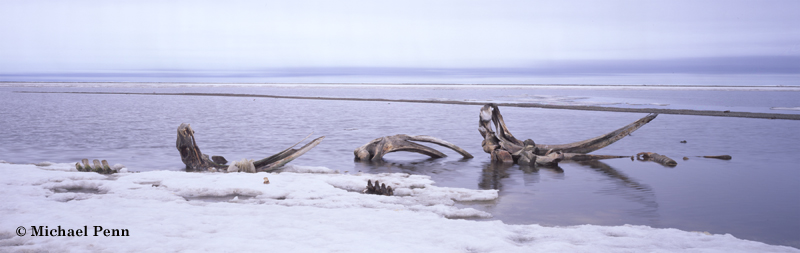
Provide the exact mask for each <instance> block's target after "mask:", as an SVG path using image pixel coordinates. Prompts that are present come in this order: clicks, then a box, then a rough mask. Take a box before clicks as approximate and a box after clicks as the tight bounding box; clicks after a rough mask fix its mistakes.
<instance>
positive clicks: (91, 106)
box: [0, 85, 800, 247]
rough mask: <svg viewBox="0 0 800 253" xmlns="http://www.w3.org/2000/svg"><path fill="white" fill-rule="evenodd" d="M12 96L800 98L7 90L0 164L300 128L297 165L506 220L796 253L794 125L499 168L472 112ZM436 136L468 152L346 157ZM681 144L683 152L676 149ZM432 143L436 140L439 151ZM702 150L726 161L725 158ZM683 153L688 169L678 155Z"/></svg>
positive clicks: (606, 124) (787, 98)
mask: <svg viewBox="0 0 800 253" xmlns="http://www.w3.org/2000/svg"><path fill="white" fill-rule="evenodd" d="M14 91H110V92H148V93H149V92H209V93H215V92H216V93H247V94H270V95H293V96H328V97H362V98H364V97H366V98H405V99H439V100H441V99H448V100H476V101H518V102H531V101H532V102H542V103H565V104H601V105H605V106H624V107H652V108H680V109H706V110H720V109H721V110H732V111H750V112H771V113H776V112H778V113H798V112H797V111H791V110H789V111H776V110H771V109H770V108H772V107H786V108H796V107H798V106H800V105H799V104H798V101H800V92H794V91H742V90H700V91H698V90H687V89H671V90H648V89H644V90H621V89H591V88H581V89H557V88H547V89H527V88H499V87H494V88H486V87H467V86H437V87H425V86H422V87H399V86H372V87H369V86H359V87H352V86H346V85H345V86H336V87H324V86H323V87H310V86H303V87H204V86H191V87H175V86H169V87H153V86H146V87H135V86H129V87H126V88H109V87H83V86H80V85H78V87H14V86H11V87H0V129H1V130H0V131H2V132H0V133H2V134H0V160H5V161H8V162H13V163H35V162H41V161H51V162H69V163H73V162H77V161H79V160H80V159H82V158H89V159H106V160H108V161H109V162H110V163H111V164H115V163H121V164H124V165H126V166H127V167H128V168H129V169H131V170H139V171H148V170H181V169H182V168H183V164H182V163H181V161H180V156H179V154H178V151H177V149H176V148H175V138H176V129H177V127H178V126H179V125H180V124H181V123H190V124H191V125H192V128H194V130H195V131H196V133H195V136H196V138H197V144H198V145H199V146H200V147H201V148H202V150H203V152H204V153H207V154H210V155H222V156H225V157H226V158H227V159H228V160H239V159H241V158H249V159H258V158H263V157H266V156H269V155H271V154H274V153H276V152H278V151H280V150H282V149H284V148H286V147H288V146H290V145H292V144H294V143H295V142H297V141H299V140H300V139H302V138H303V137H305V136H306V135H307V134H309V133H311V132H314V135H313V136H312V137H316V136H320V135H324V136H326V138H325V140H324V141H323V142H322V143H321V144H320V145H319V146H317V147H316V148H314V149H313V150H311V151H310V152H308V153H306V154H305V155H303V156H302V157H300V158H298V159H296V160H295V161H293V162H292V163H291V164H296V165H309V166H326V167H329V168H332V169H337V170H340V171H349V172H356V171H364V172H371V173H381V172H404V173H413V174H423V175H430V176H431V177H432V178H433V179H434V180H435V181H436V182H437V185H439V186H448V187H463V188H470V189H499V190H500V198H499V199H498V200H496V201H491V202H476V203H461V204H460V205H464V206H469V207H473V208H477V209H481V210H486V211H488V212H491V213H492V214H493V215H494V218H493V219H499V220H502V221H503V222H505V223H509V224H542V225H550V226H569V225H578V224H597V225H623V224H634V225H648V226H653V227H660V228H678V229H682V230H688V231H707V232H710V233H719V234H724V233H729V234H732V235H734V236H736V237H738V238H744V239H750V240H756V241H762V242H766V243H770V244H780V245H789V246H793V247H800V166H798V165H797V160H796V157H797V156H796V154H797V153H798V151H800V148H798V145H797V143H800V121H791V120H764V119H741V118H720V117H701V116H678V115H659V116H658V118H656V119H655V120H653V121H652V122H651V123H649V124H648V125H646V126H644V127H642V128H641V129H639V130H638V131H636V132H634V133H633V134H632V135H631V136H629V137H626V138H625V139H623V140H621V141H619V142H617V143H615V144H613V145H611V146H608V147H606V148H604V149H602V150H600V151H597V152H595V153H596V154H608V155H627V156H630V155H635V154H636V153H639V152H644V151H648V152H657V153H660V154H664V155H667V156H669V157H671V158H673V159H675V160H677V161H678V163H679V165H678V166H676V167H673V168H669V167H663V166H661V165H658V164H655V163H647V162H639V161H631V160H630V159H614V160H604V161H602V162H591V163H562V164H561V165H560V166H559V167H558V168H540V169H526V170H523V169H520V168H519V167H518V166H510V167H505V166H496V165H492V164H491V163H490V162H489V158H488V155H487V154H485V153H483V151H482V149H481V147H480V143H481V136H480V134H479V133H478V131H477V127H478V126H477V122H478V120H477V118H478V111H479V109H480V107H479V106H467V105H446V104H415V103H386V102H358V101H324V100H294V99H267V98H255V99H254V98H243V97H195V96H143V95H88V94H58V93H47V94H43V93H15V92H14ZM501 111H502V113H503V115H504V118H505V120H506V123H507V124H508V126H509V128H510V130H511V132H512V133H513V134H514V135H515V136H517V137H519V138H522V139H526V138H531V139H533V140H535V141H536V142H537V143H546V144H563V143H569V142H574V141H579V140H583V139H587V138H591V137H594V136H597V135H600V134H604V133H606V132H609V131H612V130H614V129H617V128H619V127H621V126H624V125H626V124H628V123H630V122H633V121H635V120H636V119H639V118H641V117H643V116H645V115H644V114H635V113H612V112H588V111H572V110H550V109H536V108H512V107H504V108H501ZM400 133H403V134H409V135H431V136H435V137H439V138H442V139H445V140H448V141H450V142H452V143H454V144H456V145H458V146H460V147H462V148H464V149H465V150H467V151H469V152H470V153H472V154H473V155H475V158H473V159H467V160H465V159H461V158H460V156H459V155H458V154H457V153H455V152H452V151H449V150H446V149H440V150H442V151H443V152H445V153H446V154H448V155H450V157H447V158H443V159H428V158H426V157H425V156H422V155H418V154H412V153H392V154H389V155H387V156H386V160H387V162H386V163H383V164H365V163H357V162H354V161H353V149H355V148H356V147H359V146H361V145H363V144H364V143H366V142H368V141H370V140H372V139H374V138H377V137H381V136H387V135H394V134H400ZM682 140H686V143H681V141H682ZM434 147H438V146H434ZM702 155H731V156H733V159H732V160H729V161H723V160H715V159H706V158H699V157H696V156H702ZM683 157H688V158H689V160H682V159H681V158H683Z"/></svg>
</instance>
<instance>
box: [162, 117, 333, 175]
mask: <svg viewBox="0 0 800 253" xmlns="http://www.w3.org/2000/svg"><path fill="white" fill-rule="evenodd" d="M309 136H311V135H309ZM306 138H308V136H306ZM324 138H325V136H321V137H319V138H316V139H314V140H313V141H311V142H309V143H307V144H306V145H304V146H303V147H300V148H299V149H293V148H294V147H295V146H297V145H298V144H300V142H302V141H303V140H305V138H304V139H303V140H301V141H300V142H298V143H297V144H295V145H293V146H291V147H289V148H287V149H285V150H283V151H281V152H279V153H277V154H275V155H272V156H270V157H267V158H264V159H261V160H258V161H248V160H243V161H242V162H237V163H236V164H235V165H226V164H225V163H227V162H228V161H227V160H226V159H225V158H224V157H222V156H213V157H212V158H211V159H209V158H208V155H206V154H203V152H201V151H200V147H198V146H197V142H196V141H195V138H194V130H192V127H191V126H189V124H186V123H183V124H181V125H180V126H179V127H178V138H177V140H176V142H175V146H176V147H177V148H178V151H179V152H180V154H181V160H182V161H183V163H184V164H186V171H216V170H217V169H225V168H231V167H232V166H235V167H237V169H236V171H239V170H241V171H245V172H256V171H270V170H274V169H277V168H279V167H281V166H283V165H284V164H286V163H288V162H290V161H292V160H294V159H295V158H297V157H299V156H301V155H303V154H305V153H306V152H308V151H309V150H311V149H312V148H314V147H316V146H317V145H318V144H319V143H320V142H321V141H322V139H324ZM248 164H252V166H246V165H248ZM245 167H249V168H245Z"/></svg>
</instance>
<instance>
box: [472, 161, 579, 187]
mask: <svg viewBox="0 0 800 253" xmlns="http://www.w3.org/2000/svg"><path fill="white" fill-rule="evenodd" d="M512 167H515V165H514V164H511V163H493V162H488V163H484V164H483V170H481V177H480V182H478V188H480V189H483V190H503V179H505V178H508V177H509V176H510V175H511V171H510V170H512V169H511V168H512ZM516 169H519V170H521V171H522V172H523V174H522V180H523V182H524V183H525V185H526V186H528V185H532V184H535V183H538V182H539V171H540V170H544V171H549V172H551V173H553V174H554V176H553V178H555V179H564V169H562V168H561V167H559V166H557V165H556V166H516ZM515 174H516V173H515Z"/></svg>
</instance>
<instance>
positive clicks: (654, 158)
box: [636, 152, 678, 167]
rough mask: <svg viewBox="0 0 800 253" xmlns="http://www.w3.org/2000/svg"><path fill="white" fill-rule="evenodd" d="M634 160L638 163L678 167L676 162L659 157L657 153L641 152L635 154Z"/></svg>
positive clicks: (663, 156)
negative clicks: (649, 162) (648, 162)
mask: <svg viewBox="0 0 800 253" xmlns="http://www.w3.org/2000/svg"><path fill="white" fill-rule="evenodd" d="M636 160H639V161H651V162H656V163H659V164H661V165H664V166H669V167H675V166H677V165H678V162H676V161H675V160H672V159H671V158H669V157H667V156H665V155H661V154H658V153H653V152H641V153H638V154H636Z"/></svg>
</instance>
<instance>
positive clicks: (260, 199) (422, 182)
mask: <svg viewBox="0 0 800 253" xmlns="http://www.w3.org/2000/svg"><path fill="white" fill-rule="evenodd" d="M289 171H291V172H289ZM0 173H2V174H3V177H0V185H2V186H1V187H0V196H2V197H0V198H2V199H0V201H2V203H3V204H2V205H0V213H2V214H3V219H0V251H48V250H49V251H113V252H116V251H134V252H142V251H197V250H203V251H277V252H285V251H293V252H296V251H306V252H320V251H323V252H326V251H344V252H362V251H375V249H380V251H382V252H383V251H397V252H473V251H481V252H493V251H495V252H532V251H544V252H551V251H561V252H564V251H566V252H575V251H578V252H619V251H630V252H652V251H662V252H672V251H699V252H711V251H714V252H800V251H799V250H797V249H794V248H789V247H784V246H772V245H767V244H763V243H760V242H754V241H747V240H741V239H737V238H735V237H733V236H731V235H710V234H706V233H698V232H686V231H680V230H677V229H656V228H650V227H646V226H630V225H626V226H615V227H606V226H593V225H582V226H571V227H542V226H539V225H507V224H504V223H503V222H501V221H473V220H458V219H447V218H446V217H453V218H458V217H487V216H489V214H488V213H485V212H481V211H477V210H474V209H470V208H456V207H454V205H453V203H454V202H455V201H473V200H492V199H497V198H498V194H497V191H493V190H492V191H483V190H470V189H458V188H448V187H437V186H435V185H434V182H433V181H432V180H431V179H430V177H427V176H420V175H408V174H397V173H393V174H389V173H386V174H366V173H356V174H348V173H344V174H343V173H336V172H335V171H330V169H328V168H324V167H305V166H288V167H287V168H286V171H285V172H282V173H263V172H262V173H186V172H178V171H150V172H142V173H118V174H113V175H101V174H97V173H86V172H77V171H75V169H74V165H73V164H58V163H50V165H49V166H44V167H41V166H36V165H32V164H28V165H19V164H7V163H2V164H0ZM264 177H268V178H269V181H270V184H264V183H263V181H264V180H263V178H264ZM370 179H371V180H373V181H374V180H379V181H381V182H384V183H386V184H388V185H391V186H392V188H395V189H397V190H396V191H395V193H396V194H397V195H396V196H379V195H367V194H361V193H359V192H360V190H363V188H364V187H365V186H366V181H367V180H370ZM58 189H67V190H58ZM68 189H83V190H82V191H83V192H80V191H70V190H68ZM78 194H81V195H78ZM76 196H78V197H76ZM195 197H198V198H202V197H206V198H218V199H219V201H197V199H194V200H193V199H192V198H195ZM65 200H66V201H65ZM20 226H22V227H23V228H27V234H26V235H25V236H17V234H16V232H17V231H15V229H16V228H18V227H20ZM31 226H48V227H49V228H50V229H54V228H57V227H58V226H61V228H63V229H82V228H83V227H84V226H87V227H88V228H89V236H83V237H60V236H31V235H30V233H32V232H33V231H32V228H31ZM94 226H102V227H103V228H107V229H126V230H127V231H129V236H127V237H105V236H103V235H102V234H100V235H99V236H93V232H94V231H93V228H94ZM144 242H146V243H144Z"/></svg>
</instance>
